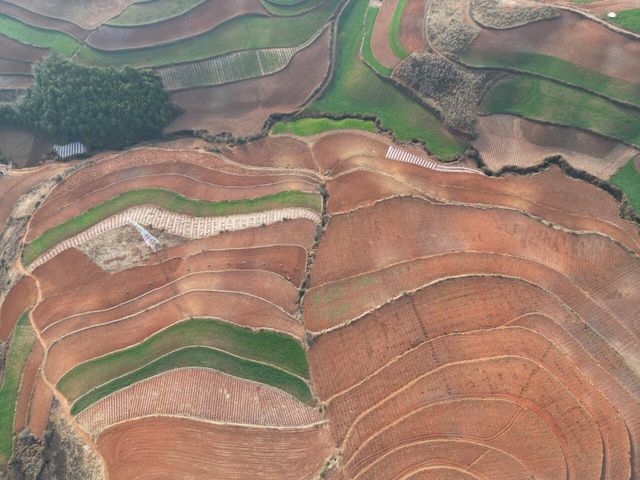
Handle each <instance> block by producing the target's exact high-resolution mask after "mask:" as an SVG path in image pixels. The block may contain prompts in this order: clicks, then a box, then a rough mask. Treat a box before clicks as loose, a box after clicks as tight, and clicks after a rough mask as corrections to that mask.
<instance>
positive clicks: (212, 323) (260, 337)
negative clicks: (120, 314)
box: [57, 318, 309, 402]
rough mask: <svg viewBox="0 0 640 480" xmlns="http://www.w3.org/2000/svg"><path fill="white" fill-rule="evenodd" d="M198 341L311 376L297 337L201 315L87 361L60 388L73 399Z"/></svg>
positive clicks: (64, 377)
mask: <svg viewBox="0 0 640 480" xmlns="http://www.w3.org/2000/svg"><path fill="white" fill-rule="evenodd" d="M194 345H198V346H205V347H213V348H217V349H219V350H224V351H225V352H228V353H231V354H234V355H237V356H239V357H243V358H246V359H248V360H255V361H259V362H263V363H268V364H270V365H273V366H275V367H279V368H281V369H283V370H286V371H288V372H290V373H293V374H295V375H298V376H300V377H304V378H309V364H308V363H307V357H306V354H305V351H304V348H303V347H302V344H301V343H300V342H299V341H297V340H295V339H294V338H292V337H290V336H288V335H284V334H282V333H278V332H273V331H270V330H251V329H249V328H243V327H239V326H237V325H234V324H231V323H227V322H223V321H222V320H214V319H204V318H197V319H192V320H186V321H184V322H180V323H178V324H176V325H173V326H171V327H169V328H167V329H166V330H163V331H161V332H158V333H156V334H155V335H152V336H151V337H149V338H147V339H146V340H144V341H143V342H142V343H140V344H138V345H135V346H133V347H130V348H127V349H125V350H120V351H118V352H114V353H110V354H109V355H105V356H103V357H99V358H96V359H94V360H91V361H88V362H85V363H82V364H80V365H78V366H77V367H75V368H74V369H73V370H71V371H69V372H67V373H66V374H65V375H64V376H63V377H62V378H61V379H60V381H59V382H58V385H57V387H58V389H59V390H60V391H61V392H62V393H63V394H64V396H65V397H67V399H69V400H70V401H71V402H73V401H75V400H76V399H78V398H79V397H81V396H82V395H84V394H86V393H87V392H88V391H90V390H92V389H94V388H96V387H98V386H99V385H102V384H104V383H107V382H108V381H110V380H112V379H114V378H116V377H120V376H122V375H125V374H127V373H131V372H132V371H134V370H136V369H138V368H141V367H143V366H144V365H147V364H149V363H151V362H152V361H153V360H155V359H157V358H159V357H162V356H163V355H166V354H168V353H170V352H172V351H175V350H178V349H181V348H185V347H190V346H194Z"/></svg>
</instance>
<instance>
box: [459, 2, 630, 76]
mask: <svg viewBox="0 0 640 480" xmlns="http://www.w3.org/2000/svg"><path fill="white" fill-rule="evenodd" d="M470 48H471V51H474V50H478V51H489V52H492V53H496V54H502V53H514V52H529V53H537V54H541V55H550V56H553V57H558V58H561V59H562V60H566V61H568V62H571V63H574V64H576V65H579V66H581V67H584V68H587V69H589V70H593V71H596V72H599V73H602V74H604V75H608V76H611V77H615V78H618V79H621V80H624V81H627V82H631V83H635V84H638V83H639V80H638V71H640V43H639V42H637V41H634V40H631V39H629V38H627V37H625V36H624V35H620V34H618V33H615V32H613V31H611V30H609V29H608V28H606V27H605V26H603V25H600V24H598V23H596V22H593V21H591V20H589V19H586V18H584V17H583V16H581V15H579V14H575V13H570V12H561V14H560V18H556V19H552V20H544V21H540V22H534V23H530V24H528V25H525V26H523V27H519V28H512V29H507V30H494V29H483V30H482V31H481V32H480V35H478V37H476V39H475V40H474V41H473V42H472V43H471V47H470Z"/></svg>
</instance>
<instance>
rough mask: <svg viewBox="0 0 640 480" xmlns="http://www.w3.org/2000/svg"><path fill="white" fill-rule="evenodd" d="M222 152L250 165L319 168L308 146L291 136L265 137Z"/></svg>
mask: <svg viewBox="0 0 640 480" xmlns="http://www.w3.org/2000/svg"><path fill="white" fill-rule="evenodd" d="M222 154H223V155H224V156H226V157H227V158H228V159H230V160H233V161H234V162H237V163H240V164H243V165H248V166H251V167H268V168H290V169H302V170H313V171H316V172H317V171H318V170H319V167H318V162H316V161H315V158H314V157H313V154H312V153H311V151H310V149H309V146H308V145H307V144H306V143H305V142H303V141H301V140H298V139H296V138H293V137H286V136H282V137H266V138H262V139H260V140H258V141H256V142H251V143H246V144H244V145H240V146H237V147H234V148H232V149H225V150H223V151H222Z"/></svg>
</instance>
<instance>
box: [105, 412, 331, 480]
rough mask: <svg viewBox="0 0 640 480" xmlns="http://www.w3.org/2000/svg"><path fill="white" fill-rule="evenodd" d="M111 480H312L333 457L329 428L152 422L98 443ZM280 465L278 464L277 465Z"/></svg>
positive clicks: (120, 428) (120, 429) (118, 430)
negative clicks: (188, 478) (189, 478)
mask: <svg viewBox="0 0 640 480" xmlns="http://www.w3.org/2000/svg"><path fill="white" fill-rule="evenodd" d="M98 449H99V450H100V453H101V454H102V455H103V457H104V459H105V463H106V465H107V471H108V473H109V478H113V479H115V480H119V479H130V478H139V479H151V478H159V477H160V478H176V477H180V476H183V475H185V474H186V475H191V476H192V477H194V478H225V477H226V478H229V477H230V478H234V479H237V480H254V479H256V478H262V479H265V480H284V479H297V480H311V479H312V478H315V477H316V476H317V475H318V472H319V471H320V469H321V467H322V465H323V464H324V463H325V461H326V460H327V459H328V457H329V456H330V455H331V452H332V445H331V439H330V435H329V431H328V429H327V428H324V427H312V428H298V429H286V430H285V429H275V428H251V427H241V426H230V425H211V424H207V423H205V422H197V421H192V420H186V419H175V418H174V419H170V418H151V419H145V420H138V421H131V422H126V423H124V424H120V425H117V426H114V427H112V428H110V429H108V430H106V431H104V432H103V433H102V435H100V437H98ZM274 459H278V461H274Z"/></svg>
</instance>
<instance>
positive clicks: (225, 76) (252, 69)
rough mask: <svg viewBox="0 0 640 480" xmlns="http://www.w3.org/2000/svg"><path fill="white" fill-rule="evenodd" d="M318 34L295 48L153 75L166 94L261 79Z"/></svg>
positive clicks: (257, 52)
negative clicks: (166, 91)
mask: <svg viewBox="0 0 640 480" xmlns="http://www.w3.org/2000/svg"><path fill="white" fill-rule="evenodd" d="M320 33H321V32H319V34H318V35H315V36H314V37H312V38H310V39H309V40H308V41H306V42H305V43H303V44H302V45H300V46H298V47H289V48H264V49H259V50H243V51H240V52H233V53H230V54H228V55H223V56H221V57H215V58H210V59H208V60H203V61H200V62H192V63H186V64H179V65H171V66H168V67H163V68H158V69H156V72H157V73H158V75H160V78H161V79H162V83H163V85H164V87H165V89H167V90H168V91H176V90H186V89H190V88H198V87H213V86H216V85H223V84H225V83H232V82H239V81H241V80H248V79H250V78H257V77H263V76H265V75H271V74H273V73H276V72H279V71H280V70H283V69H285V68H286V67H287V65H289V63H290V62H291V59H292V58H293V56H294V55H295V54H296V53H298V52H299V51H300V50H302V49H304V48H307V47H308V46H309V45H311V44H312V43H313V42H314V41H315V40H316V38H318V36H319V35H320Z"/></svg>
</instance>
